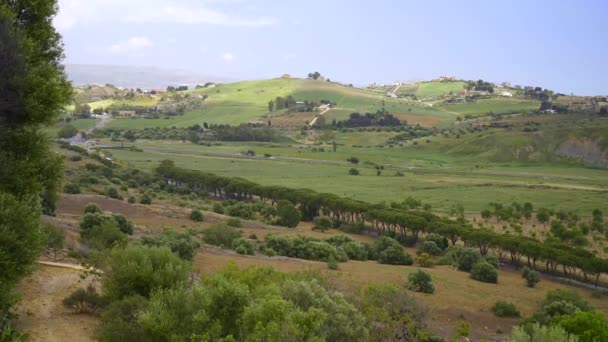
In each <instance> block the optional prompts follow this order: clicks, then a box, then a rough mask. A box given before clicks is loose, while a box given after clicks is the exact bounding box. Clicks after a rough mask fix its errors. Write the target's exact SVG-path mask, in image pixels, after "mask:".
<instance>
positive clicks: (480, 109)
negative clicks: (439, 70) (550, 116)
mask: <svg viewBox="0 0 608 342" xmlns="http://www.w3.org/2000/svg"><path fill="white" fill-rule="evenodd" d="M539 106H540V104H539V102H537V101H532V100H521V99H511V98H496V99H482V100H479V101H477V102H473V103H459V104H443V105H441V106H440V108H441V109H443V110H446V111H449V112H450V113H453V114H455V115H462V116H464V115H467V114H468V115H471V116H484V115H487V114H488V113H490V112H492V113H495V114H501V113H512V112H523V111H531V110H537V109H538V108H539Z"/></svg>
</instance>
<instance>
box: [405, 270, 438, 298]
mask: <svg viewBox="0 0 608 342" xmlns="http://www.w3.org/2000/svg"><path fill="white" fill-rule="evenodd" d="M407 279H408V284H407V287H408V288H409V289H410V290H412V291H416V292H422V293H433V292H435V286H433V279H432V278H431V275H430V274H429V273H427V272H424V271H423V270H418V271H416V272H413V273H410V274H409V275H408V276H407Z"/></svg>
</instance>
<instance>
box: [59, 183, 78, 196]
mask: <svg viewBox="0 0 608 342" xmlns="http://www.w3.org/2000/svg"><path fill="white" fill-rule="evenodd" d="M63 192H65V193H66V194H79V193H81V190H80V185H78V184H76V183H68V184H66V185H65V186H64V187H63Z"/></svg>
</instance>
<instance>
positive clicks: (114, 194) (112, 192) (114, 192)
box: [106, 187, 120, 199]
mask: <svg viewBox="0 0 608 342" xmlns="http://www.w3.org/2000/svg"><path fill="white" fill-rule="evenodd" d="M106 196H108V197H110V198H114V199H119V198H120V194H119V193H118V190H116V188H115V187H109V188H107V189H106Z"/></svg>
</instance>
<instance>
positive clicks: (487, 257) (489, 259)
mask: <svg viewBox="0 0 608 342" xmlns="http://www.w3.org/2000/svg"><path fill="white" fill-rule="evenodd" d="M483 260H484V261H485V262H487V263H488V264H490V265H492V267H494V268H495V269H498V267H499V266H500V261H499V260H498V257H496V255H492V254H487V255H484V256H483Z"/></svg>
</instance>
